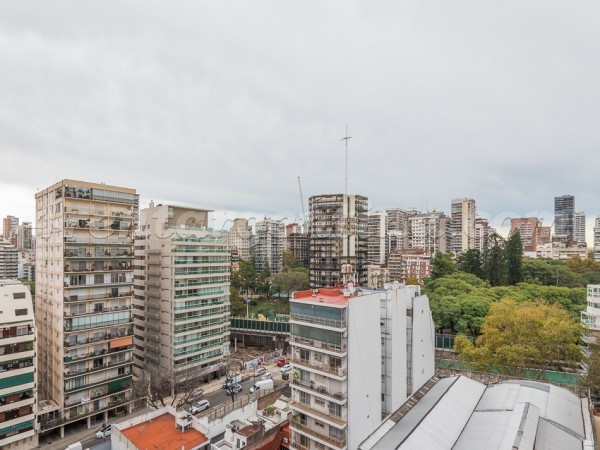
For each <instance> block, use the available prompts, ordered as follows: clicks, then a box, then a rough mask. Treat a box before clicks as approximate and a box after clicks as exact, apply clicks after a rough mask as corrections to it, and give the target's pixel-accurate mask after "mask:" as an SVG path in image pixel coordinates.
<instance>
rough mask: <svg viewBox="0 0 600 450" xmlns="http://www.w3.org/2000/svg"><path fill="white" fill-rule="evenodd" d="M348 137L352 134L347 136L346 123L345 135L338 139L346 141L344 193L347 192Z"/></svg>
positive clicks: (350, 137)
mask: <svg viewBox="0 0 600 450" xmlns="http://www.w3.org/2000/svg"><path fill="white" fill-rule="evenodd" d="M348 139H352V136H348V125H346V136H344V137H343V138H341V139H340V141H346V165H345V166H346V167H345V171H344V173H345V179H344V194H346V195H347V194H348Z"/></svg>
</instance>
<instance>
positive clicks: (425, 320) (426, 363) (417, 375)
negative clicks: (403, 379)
mask: <svg viewBox="0 0 600 450" xmlns="http://www.w3.org/2000/svg"><path fill="white" fill-rule="evenodd" d="M434 333H435V329H434V326H433V318H432V316H431V309H429V299H428V298H427V296H425V295H421V296H420V297H417V298H415V299H414V300H413V333H412V336H413V343H412V349H413V364H412V367H413V370H412V392H411V395H412V394H414V393H415V392H417V391H418V390H419V389H420V388H421V386H423V385H424V384H425V383H426V382H427V380H429V379H430V378H431V377H432V376H434V375H435V348H434Z"/></svg>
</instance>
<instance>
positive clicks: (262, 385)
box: [250, 380, 273, 394]
mask: <svg viewBox="0 0 600 450" xmlns="http://www.w3.org/2000/svg"><path fill="white" fill-rule="evenodd" d="M259 389H273V380H262V381H257V382H256V384H255V385H254V386H252V387H251V388H250V393H251V394H252V393H254V392H256V391H258V390H259Z"/></svg>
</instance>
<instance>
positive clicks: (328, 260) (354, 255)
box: [309, 194, 368, 288]
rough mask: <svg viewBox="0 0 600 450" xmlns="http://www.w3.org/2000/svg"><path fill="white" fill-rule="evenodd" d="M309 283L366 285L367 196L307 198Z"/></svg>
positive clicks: (311, 284)
mask: <svg viewBox="0 0 600 450" xmlns="http://www.w3.org/2000/svg"><path fill="white" fill-rule="evenodd" d="M309 210H310V226H309V234H310V262H309V276H310V286H311V287H313V288H319V287H329V286H335V285H338V284H340V283H344V282H346V281H348V280H353V281H357V282H358V283H360V284H361V285H366V284H367V263H366V260H367V211H368V199H367V197H363V196H362V195H346V194H325V195H315V196H313V197H311V198H310V199H309Z"/></svg>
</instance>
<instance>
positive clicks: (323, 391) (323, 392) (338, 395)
mask: <svg viewBox="0 0 600 450" xmlns="http://www.w3.org/2000/svg"><path fill="white" fill-rule="evenodd" d="M292 383H293V384H295V385H296V386H301V387H303V388H305V389H308V390H309V391H312V392H314V393H316V394H317V395H320V396H326V397H329V398H330V399H331V400H334V401H337V402H345V400H346V399H347V398H348V397H347V395H346V393H344V392H330V391H328V390H327V388H326V387H325V386H323V385H319V386H317V385H316V384H315V383H314V382H310V381H303V380H299V379H295V380H293V381H292Z"/></svg>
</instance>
